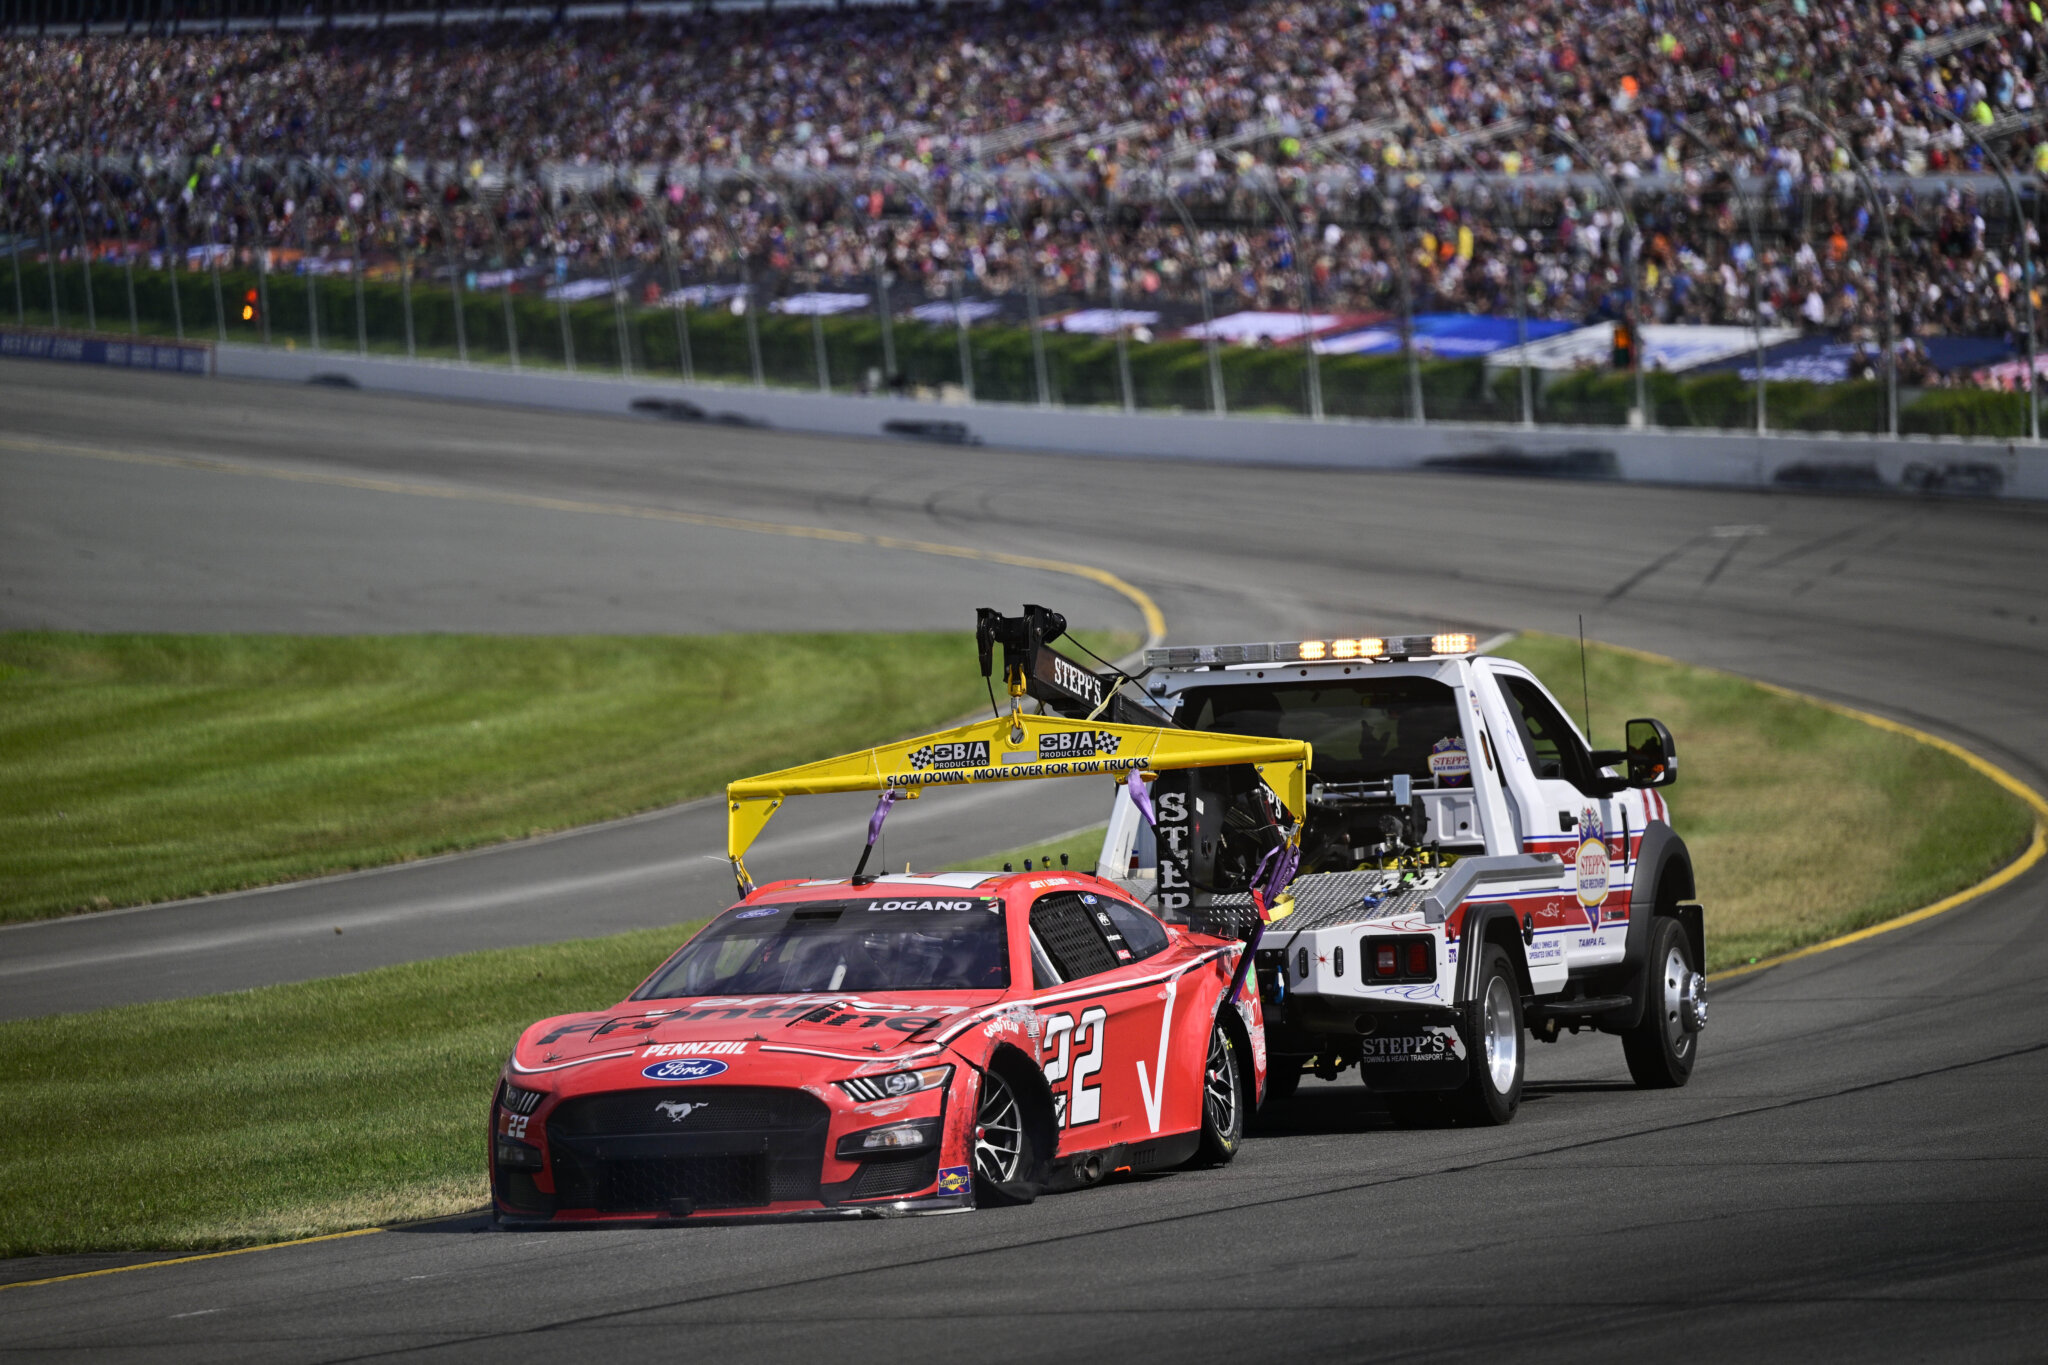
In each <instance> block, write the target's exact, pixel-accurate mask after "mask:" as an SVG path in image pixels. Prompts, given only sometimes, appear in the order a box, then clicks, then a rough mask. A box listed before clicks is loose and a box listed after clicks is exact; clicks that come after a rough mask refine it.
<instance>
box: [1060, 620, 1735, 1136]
mask: <svg viewBox="0 0 2048 1365" xmlns="http://www.w3.org/2000/svg"><path fill="white" fill-rule="evenodd" d="M1145 663H1146V665H1147V667H1146V671H1145V672H1144V673H1142V674H1140V675H1139V676H1138V678H1137V679H1136V680H1135V681H1136V683H1137V685H1138V687H1141V688H1142V691H1143V694H1144V702H1145V704H1146V705H1148V706H1149V707H1151V708H1154V709H1156V710H1157V711H1159V712H1163V713H1164V714H1165V715H1166V716H1168V717H1171V718H1172V719H1173V720H1174V721H1175V722H1177V723H1178V724H1180V725H1183V726H1186V727H1188V728H1191V729H1197V730H1207V731H1220V732H1224V733H1230V734H1241V735H1266V736H1276V737H1281V738H1288V739H1303V740H1308V741H1310V742H1311V743H1312V745H1313V749H1314V758H1313V765H1312V769H1311V771H1310V774H1309V793H1310V799H1309V815H1308V818H1307V820H1306V822H1305V828H1304V829H1303V830H1302V832H1301V841H1300V846H1299V847H1300V856H1301V865H1300V871H1299V874H1298V875H1297V877H1296V879H1295V881H1294V883H1293V885H1292V887H1291V888H1290V892H1289V895H1288V896H1286V897H1283V898H1282V899H1281V901H1280V902H1279V903H1278V904H1277V905H1276V906H1275V907H1273V908H1274V910H1275V911H1276V912H1277V913H1276V914H1275V915H1274V917H1273V918H1272V919H1271V922H1270V923H1268V924H1267V925H1266V926H1265V928H1264V930H1263V934H1262V937H1261V938H1260V942H1259V947H1258V951H1257V953H1256V958H1255V970H1256V973H1257V980H1258V986H1259V990H1260V993H1261V996H1262V998H1263V1000H1264V1003H1265V1006H1266V1018H1267V1038H1268V1047H1269V1051H1270V1054H1271V1056H1272V1063H1271V1072H1270V1076H1271V1079H1270V1082H1269V1086H1268V1092H1267V1093H1268V1102H1269V1103H1271V1102H1273V1101H1275V1100H1277V1099H1284V1098H1285V1097H1286V1096H1287V1094H1289V1093H1291V1092H1292V1090H1293V1089H1294V1087H1295V1085H1297V1084H1298V1083H1299V1081H1300V1078H1301V1076H1302V1075H1303V1074H1304V1072H1313V1073H1315V1074H1317V1075H1320V1076H1323V1077H1325V1078H1330V1077H1334V1076H1335V1075H1337V1073H1338V1072H1340V1071H1342V1070H1344V1069H1347V1068H1349V1067H1352V1066H1356V1067H1358V1068H1359V1071H1360V1074H1361V1076H1362V1078H1363V1080H1364V1081H1365V1083H1366V1085H1367V1086H1369V1087H1370V1088H1371V1089H1372V1090H1374V1091H1377V1092H1384V1094H1385V1096H1386V1099H1387V1102H1388V1105H1389V1107H1390V1108H1391V1109H1392V1110H1393V1111H1394V1114H1395V1117H1396V1118H1397V1120H1403V1121H1411V1122H1420V1121H1426V1120H1427V1119H1428V1118H1429V1117H1430V1116H1431V1115H1434V1114H1438V1113H1442V1112H1445V1111H1446V1110H1448V1111H1449V1112H1451V1113H1454V1114H1456V1115H1457V1116H1459V1117H1461V1118H1463V1119H1464V1120H1465V1121H1468V1122H1476V1123H1494V1124H1498V1123H1506V1122H1507V1121H1509V1120H1510V1119H1512V1118H1513V1117H1514V1114H1515V1110H1516V1108H1517V1106H1518V1104H1519V1103H1520V1099H1521V1092H1522V1077H1523V1070H1524V1063H1525V1061H1526V1051H1527V1049H1526V1047H1525V1041H1526V1040H1527V1039H1529V1038H1532V1037H1533V1038H1534V1039H1537V1040H1540V1041H1555V1040H1556V1039H1557V1038H1558V1036H1559V1034H1560V1032H1562V1031H1570V1032H1573V1033H1577V1032H1579V1031H1581V1030H1594V1031H1598V1032H1601V1033H1607V1034H1613V1035H1616V1036H1618V1037H1619V1038H1620V1039H1621V1044H1622V1049H1623V1052H1624V1053H1625V1055H1626V1058H1627V1062H1628V1069H1629V1073H1630V1075H1631V1076H1633V1077H1634V1079H1635V1082H1636V1084H1637V1085H1638V1086H1641V1087H1645V1088H1657V1087H1671V1086H1680V1085H1684V1084H1685V1082H1686V1080H1687V1079H1688V1078H1689V1077H1690V1075H1691V1074H1692V1069H1693V1064H1694V1062H1695V1060H1696V1058H1697V1055H1698V1050H1699V1039H1698V1035H1699V1032H1700V1030H1701V1028H1702V1027H1704V1025H1705V1023H1706V1014H1707V1002H1706V986H1705V978H1704V977H1703V976H1702V974H1701V971H1702V967H1703V964H1704V962H1705V942H1704V935H1703V929H1702V924H1701V913H1700V906H1699V904H1698V903H1697V901H1696V900H1695V899H1694V883H1693V870H1692V862H1691V858H1690V855H1689V854H1688V853H1687V851H1686V847H1685V844H1684V842H1683V841H1682V840H1681V839H1679V837H1678V836H1677V835H1676V834H1675V833H1674V832H1673V831H1672V829H1671V826H1670V824H1669V809H1668V807H1667V806H1666V804H1665V802H1664V799H1663V797H1662V796H1661V795H1660V794H1659V792H1658V790H1657V789H1658V788H1661V787H1664V786H1667V785H1669V784H1670V783H1671V781H1672V780H1673V779H1674V778H1675V777H1676V776H1677V774H1678V755H1677V752H1676V749H1675V747H1674V745H1673V743H1672V739H1671V734H1670V732H1669V731H1668V730H1667V729H1666V728H1665V727H1664V726H1663V725H1662V724H1661V723H1659V722H1657V721H1655V720H1648V719H1641V720H1631V721H1629V722H1628V723H1627V726H1626V747H1625V748H1624V749H1619V750H1598V749H1592V748H1591V747H1590V746H1589V745H1588V743H1587V742H1586V739H1585V738H1584V736H1582V735H1581V734H1580V733H1579V730H1578V729H1577V727H1576V726H1574V725H1573V723H1572V721H1571V719H1570V718H1569V716H1568V715H1567V714H1566V711H1565V708H1564V707H1562V706H1560V705H1559V704H1558V703H1557V701H1556V699H1555V698H1553V697H1552V696H1551V695H1550V693H1549V692H1548V691H1546V690H1545V689H1544V687H1543V685H1542V684H1541V683H1540V682H1538V681H1537V680H1536V678H1535V676H1534V675H1533V674H1532V673H1530V672H1529V670H1528V669H1526V668H1524V667H1522V666H1521V665H1520V664H1517V663H1515V662H1513V661H1511V660H1508V659H1503V658H1497V657H1491V656H1486V655H1482V654H1479V653H1478V652H1477V642H1476V640H1475V638H1474V637H1473V636H1471V635H1469V634H1464V633H1443V634H1437V635H1423V636H1386V637H1377V638H1367V637H1359V638H1349V639H1323V640H1290V641H1279V642H1269V643H1253V644H1235V645H1204V646H1174V647H1168V648H1161V649H1153V650H1149V651H1147V653H1146V656H1145ZM1111 686H1115V683H1114V682H1113V681H1112V682H1111ZM1131 690H1133V691H1135V690H1137V688H1132V689H1131ZM1255 788H1256V783H1255V781H1254V779H1253V778H1252V776H1251V775H1250V773H1249V772H1248V771H1245V772H1239V771H1238V770H1235V769H1205V770H1200V771H1194V772H1186V773H1163V774H1160V775H1159V776H1158V777H1157V778H1156V780H1154V781H1153V782H1152V785H1151V791H1150V796H1151V805H1152V806H1153V808H1154V811H1153V815H1154V818H1156V821H1157V824H1156V831H1155V826H1154V825H1152V824H1150V823H1148V822H1147V820H1146V819H1145V818H1144V817H1143V816H1142V815H1141V813H1140V811H1139V809H1138V807H1137V805H1136V804H1135V803H1134V802H1133V800H1132V798H1131V796H1130V794H1129V792H1128V791H1124V792H1120V794H1119V796H1118V798H1117V802H1116V806H1115V808H1114V811H1113V814H1112V818H1111V821H1110V825H1109V829H1108V832H1107V834H1106V836H1105V838H1104V841H1103V848H1102V854H1101V858H1100V861H1099V863H1098V866H1097V871H1098V873H1099V874H1100V875H1103V876H1107V877H1112V878H1115V879H1118V880H1121V881H1123V882H1124V883H1125V884H1126V885H1128V886H1130V887H1132V888H1133V889H1134V890H1142V891H1143V892H1145V893H1147V894H1148V895H1149V896H1150V897H1151V898H1152V903H1153V904H1154V905H1155V906H1157V908H1158V909H1159V911H1160V912H1161V914H1162V916H1163V917H1164V918H1166V919H1167V920H1169V921H1170V922H1172V921H1178V922H1183V923H1193V924H1195V925H1198V926H1200V927H1202V928H1204V929H1206V930H1208V931H1210V932H1216V933H1226V934H1237V935H1243V936H1249V935H1250V934H1251V932H1252V931H1253V929H1254V926H1255V925H1256V923H1257V918H1256V914H1255V912H1254V910H1253V905H1252V897H1251V895H1250V894H1249V892H1248V891H1247V890H1246V888H1247V887H1249V886H1250V885H1251V884H1252V881H1253V877H1254V874H1255V872H1256V869H1257V863H1258V862H1259V860H1260V859H1261V858H1262V857H1263V856H1265V855H1266V854H1267V853H1268V852H1269V851H1270V850H1271V847H1272V837H1271V830H1270V827H1269V822H1268V820H1267V818H1266V815H1265V813H1264V811H1263V810H1262V807H1261V804H1260V802H1259V800H1258V797H1257V794H1256V790H1255ZM1290 902H1291V904H1290Z"/></svg>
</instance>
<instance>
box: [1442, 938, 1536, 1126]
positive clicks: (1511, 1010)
mask: <svg viewBox="0 0 2048 1365" xmlns="http://www.w3.org/2000/svg"><path fill="white" fill-rule="evenodd" d="M1481 951H1482V952H1483V954H1484V956H1483V957H1481V959H1480V962H1479V981H1478V986H1477V989H1476V990H1474V992H1473V994H1472V999H1471V1000H1470V1001H1468V1002H1466V1005H1465V1025H1464V1028H1463V1029H1462V1030H1461V1032H1462V1033H1463V1034H1464V1040H1465V1056H1466V1063H1465V1065H1466V1076H1465V1084H1463V1085H1462V1086H1460V1087H1458V1089H1456V1090H1454V1091H1452V1092H1450V1108H1451V1110H1452V1112H1453V1113H1455V1114H1456V1115H1457V1117H1458V1118H1459V1119H1460V1120H1461V1121H1463V1122H1465V1123H1469V1124H1473V1125H1475V1126H1479V1127H1488V1128H1497V1127H1499V1126H1500V1125H1501V1124H1504V1123H1509V1122H1512V1121H1513V1119H1514V1117H1515V1110H1517V1109H1519V1108H1520V1107H1521V1104H1522V1072H1523V1068H1524V1066H1525V1064H1526V1063H1527V1061H1528V1052H1529V1049H1528V1045H1527V1044H1528V1040H1527V1039H1526V1038H1525V1037H1524V1036H1523V1033H1522V986H1521V981H1520V979H1519V978H1518V977H1517V976H1516V975H1515V965H1514V963H1513V962H1511V961H1510V960H1509V959H1508V954H1507V950H1506V949H1505V948H1503V947H1501V946H1500V945H1499V944H1498V943H1489V944H1487V945H1486V946H1485V947H1484V948H1483V949H1482V950H1481Z"/></svg>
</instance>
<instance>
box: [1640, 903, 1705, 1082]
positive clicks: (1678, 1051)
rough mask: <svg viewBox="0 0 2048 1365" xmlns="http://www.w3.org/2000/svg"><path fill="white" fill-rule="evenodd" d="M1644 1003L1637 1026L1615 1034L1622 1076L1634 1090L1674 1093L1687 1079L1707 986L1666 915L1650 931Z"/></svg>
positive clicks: (1696, 1050) (1678, 928) (1680, 934)
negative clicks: (1624, 1063) (1618, 1035)
mask: <svg viewBox="0 0 2048 1365" xmlns="http://www.w3.org/2000/svg"><path fill="white" fill-rule="evenodd" d="M1645 984H1646V986H1647V987H1648V990H1649V993H1650V998H1649V999H1648V1000H1646V1001H1644V1002H1643V1021H1642V1022H1641V1023H1640V1024H1637V1025H1636V1026H1635V1027H1634V1028H1632V1029H1630V1030H1629V1031H1628V1032H1627V1033H1624V1034H1622V1035H1621V1050H1622V1053H1623V1055H1624V1056H1626V1057H1627V1058H1628V1074H1629V1075H1630V1076H1631V1077H1633V1078H1634V1080H1635V1083H1636V1087H1637V1088H1638V1089H1640V1090H1675V1089H1677V1088H1678V1087H1679V1086H1681V1085H1684V1084H1685V1083H1686V1082H1687V1081H1688V1080H1690V1079H1691V1078H1692V1064H1693V1062H1694V1060H1695V1059H1696V1058H1697V1057H1698V1056H1699V1051H1700V1047H1699V1031H1700V1030H1701V1029H1702V1028H1704V1027H1705V1026H1706V1022H1707V982H1706V978H1705V977H1703V976H1701V975H1700V971H1699V964H1698V963H1696V962H1694V961H1693V960H1692V944H1691V942H1690V941H1689V940H1688V939H1687V938H1686V936H1685V930H1684V929H1683V928H1682V927H1681V926H1680V925H1679V923H1678V921H1677V920H1675V919H1672V918H1671V917H1670V916H1668V915H1660V916H1658V917H1657V921H1656V923H1655V924H1653V925H1651V926H1650V976H1649V980H1648V981H1647V982H1646V983H1645Z"/></svg>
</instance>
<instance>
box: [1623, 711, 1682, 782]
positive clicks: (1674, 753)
mask: <svg viewBox="0 0 2048 1365" xmlns="http://www.w3.org/2000/svg"><path fill="white" fill-rule="evenodd" d="M1627 734H1628V784H1629V785H1630V786H1631V787H1668V786H1670V785H1671V784H1672V783H1673V782H1676V781H1677V780H1678V746H1677V745H1675V744H1673V743H1672V742H1671V732H1670V731H1669V730H1667V729H1665V728H1664V722H1663V721H1661V720H1650V719H1647V718H1644V719H1641V720H1632V721H1630V722H1629V723H1628V730H1627Z"/></svg>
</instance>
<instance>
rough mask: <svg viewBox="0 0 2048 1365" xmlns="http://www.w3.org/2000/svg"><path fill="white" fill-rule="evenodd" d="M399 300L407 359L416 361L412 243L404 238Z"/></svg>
mask: <svg viewBox="0 0 2048 1365" xmlns="http://www.w3.org/2000/svg"><path fill="white" fill-rule="evenodd" d="M398 298H399V311H401V312H403V313H404V314H405V358H406V359H407V360H416V359H418V357H419V348H418V346H417V345H416V344H415V342H414V339H413V330H412V242H411V241H410V240H408V239H407V238H405V237H403V236H401V237H400V239H399V259H398Z"/></svg>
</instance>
